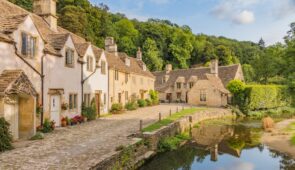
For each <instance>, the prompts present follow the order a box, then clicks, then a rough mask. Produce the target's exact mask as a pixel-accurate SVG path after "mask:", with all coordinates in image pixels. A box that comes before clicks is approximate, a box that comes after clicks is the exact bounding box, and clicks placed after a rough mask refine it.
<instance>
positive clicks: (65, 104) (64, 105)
mask: <svg viewBox="0 0 295 170" xmlns="http://www.w3.org/2000/svg"><path fill="white" fill-rule="evenodd" d="M68 108H69V104H68V103H65V102H64V103H62V104H61V109H62V110H68Z"/></svg>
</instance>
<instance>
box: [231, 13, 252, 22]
mask: <svg viewBox="0 0 295 170" xmlns="http://www.w3.org/2000/svg"><path fill="white" fill-rule="evenodd" d="M254 21H255V16H254V13H253V12H252V11H248V10H244V11H242V12H240V13H238V14H237V15H236V16H234V18H233V22H234V23H236V24H251V23H253V22H254Z"/></svg>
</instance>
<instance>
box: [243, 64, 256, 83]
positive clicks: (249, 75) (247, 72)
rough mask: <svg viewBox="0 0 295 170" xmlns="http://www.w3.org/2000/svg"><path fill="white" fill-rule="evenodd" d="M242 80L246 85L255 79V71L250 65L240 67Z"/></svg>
mask: <svg viewBox="0 0 295 170" xmlns="http://www.w3.org/2000/svg"><path fill="white" fill-rule="evenodd" d="M242 69H243V73H244V78H245V81H246V82H247V83H249V82H253V81H254V79H255V70H254V68H253V67H252V65H250V64H243V65H242Z"/></svg>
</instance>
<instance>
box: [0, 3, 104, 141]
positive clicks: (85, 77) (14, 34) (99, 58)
mask: <svg viewBox="0 0 295 170" xmlns="http://www.w3.org/2000/svg"><path fill="white" fill-rule="evenodd" d="M33 7H34V13H30V12H28V11H26V10H24V9H22V8H20V7H18V6H16V5H14V4H12V3H10V2H8V1H6V0H0V10H1V13H0V53H1V55H0V56H1V62H0V73H2V74H4V77H5V74H6V73H7V72H14V71H16V70H21V71H22V75H26V76H27V77H28V79H27V81H28V82H31V84H32V87H31V88H32V89H35V91H36V94H35V93H33V94H31V95H30V96H32V97H33V98H34V97H35V98H36V104H35V106H37V107H39V106H43V109H41V110H43V111H44V112H41V113H40V116H38V117H39V118H40V119H41V121H37V122H36V121H29V122H31V124H37V125H38V124H40V122H41V123H42V122H43V120H44V119H45V118H49V119H50V120H54V121H55V122H56V125H57V126H60V120H61V118H62V117H64V116H68V117H70V118H72V117H74V116H76V115H80V114H81V109H82V103H83V102H84V103H86V105H87V104H89V102H90V101H91V100H94V102H95V104H96V105H97V106H99V107H97V108H99V110H98V111H97V112H98V114H103V113H107V110H108V103H107V98H108V81H107V80H108V69H107V68H108V61H107V58H106V55H105V52H104V51H103V50H102V49H99V48H97V47H95V46H94V45H92V44H90V43H89V42H87V41H86V40H85V39H83V38H81V37H79V36H77V35H75V34H73V33H71V32H69V31H67V30H65V29H63V28H61V27H59V26H57V16H56V0H34V1H33ZM0 81H1V80H0ZM27 84H29V83H27ZM4 99H5V97H4ZM1 102H3V99H2V100H1ZM4 102H6V100H4ZM18 108H19V109H17V110H18V112H19V113H18V112H13V111H11V109H10V110H7V109H5V107H4V113H5V114H6V113H7V114H18V116H20V115H19V114H20V113H21V112H22V110H21V109H23V107H20V104H18ZM41 108H42V107H41ZM34 110H36V109H34ZM42 113H43V114H42ZM0 115H1V114H0ZM22 118H23V117H22ZM34 120H35V118H34ZM12 124H13V123H12ZM12 126H13V125H12ZM15 138H17V136H16V137H15Z"/></svg>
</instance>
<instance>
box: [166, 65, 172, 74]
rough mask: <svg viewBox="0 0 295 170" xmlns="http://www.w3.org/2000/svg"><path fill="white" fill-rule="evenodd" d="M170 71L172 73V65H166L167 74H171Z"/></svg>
mask: <svg viewBox="0 0 295 170" xmlns="http://www.w3.org/2000/svg"><path fill="white" fill-rule="evenodd" d="M170 71H172V64H167V65H166V72H167V73H169V72H170Z"/></svg>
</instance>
